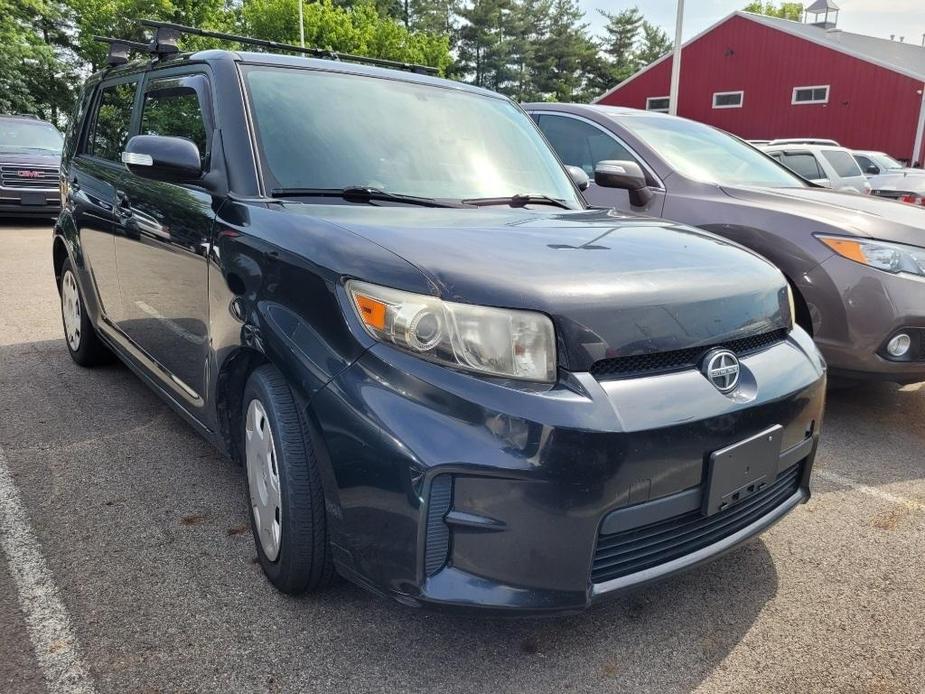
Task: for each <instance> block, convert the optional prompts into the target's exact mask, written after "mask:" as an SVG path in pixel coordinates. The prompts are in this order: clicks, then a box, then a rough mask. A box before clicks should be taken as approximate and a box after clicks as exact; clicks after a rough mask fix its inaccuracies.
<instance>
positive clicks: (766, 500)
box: [591, 463, 803, 583]
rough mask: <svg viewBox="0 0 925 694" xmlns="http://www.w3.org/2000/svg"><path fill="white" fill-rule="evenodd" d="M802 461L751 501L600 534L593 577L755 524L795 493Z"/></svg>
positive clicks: (669, 556)
mask: <svg viewBox="0 0 925 694" xmlns="http://www.w3.org/2000/svg"><path fill="white" fill-rule="evenodd" d="M802 468H803V464H802V463H797V464H796V465H794V466H793V467H791V468H788V469H787V470H785V471H784V472H782V473H781V474H779V475H778V476H777V479H776V480H775V482H774V484H772V485H771V486H769V487H768V488H767V489H765V490H764V491H762V492H758V493H757V494H753V495H752V496H750V497H748V499H747V500H746V501H743V502H742V503H740V504H737V505H735V506H733V507H732V508H730V509H728V510H726V511H720V512H719V513H715V514H713V515H712V516H704V515H702V514H701V513H700V511H691V512H690V513H685V514H682V515H680V516H675V517H674V518H668V519H666V520H663V521H659V522H657V523H652V524H650V525H644V526H642V527H639V528H633V529H632V530H625V531H622V532H619V533H613V534H610V535H599V536H598V538H597V549H595V551H594V564H593V565H592V567H591V580H592V581H593V582H594V583H603V582H604V581H609V580H611V579H614V578H619V577H620V576H628V575H629V574H633V573H636V572H637V571H643V570H645V569H649V568H651V567H653V566H658V565H660V564H664V563H666V562H669V561H672V560H673V559H678V558H679V557H683V556H686V555H688V554H691V553H692V552H696V551H697V550H699V549H703V548H704V547H708V546H709V545H711V544H713V543H715V542H719V541H720V540H722V539H724V538H726V537H729V536H730V535H733V534H734V533H737V532H738V531H740V530H741V529H742V528H744V527H746V526H748V525H750V524H751V523H754V522H755V521H756V520H758V519H759V518H761V517H762V516H764V515H766V514H767V513H769V512H770V511H772V510H773V509H775V508H776V507H777V506H779V505H780V504H782V503H783V502H784V501H786V500H787V499H789V498H790V497H791V496H793V494H795V493H796V491H797V489H799V486H800V473H801V471H802Z"/></svg>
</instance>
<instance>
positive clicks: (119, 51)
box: [93, 36, 151, 67]
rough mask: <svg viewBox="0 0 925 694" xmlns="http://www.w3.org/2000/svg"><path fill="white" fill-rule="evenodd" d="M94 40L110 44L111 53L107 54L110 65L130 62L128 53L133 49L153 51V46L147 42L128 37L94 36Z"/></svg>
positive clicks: (107, 62)
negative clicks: (127, 38) (129, 39)
mask: <svg viewBox="0 0 925 694" xmlns="http://www.w3.org/2000/svg"><path fill="white" fill-rule="evenodd" d="M93 40H94V41H99V42H101V43H107V44H109V55H108V56H106V64H107V65H109V66H110V67H115V66H116V65H125V63H127V62H128V54H129V53H130V52H132V51H144V52H145V53H148V52H150V51H151V46H150V45H149V44H147V43H139V42H138V41H128V40H126V39H116V38H113V37H111V36H94V37H93Z"/></svg>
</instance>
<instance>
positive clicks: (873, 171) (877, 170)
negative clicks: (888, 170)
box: [864, 164, 880, 176]
mask: <svg viewBox="0 0 925 694" xmlns="http://www.w3.org/2000/svg"><path fill="white" fill-rule="evenodd" d="M864 173H866V174H867V175H868V176H876V175H877V174H879V173H880V168H879V167H877V166H874V165H873V164H871V165H870V166H868V167H867V169H866V170H865V171H864Z"/></svg>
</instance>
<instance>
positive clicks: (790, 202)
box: [526, 104, 925, 385]
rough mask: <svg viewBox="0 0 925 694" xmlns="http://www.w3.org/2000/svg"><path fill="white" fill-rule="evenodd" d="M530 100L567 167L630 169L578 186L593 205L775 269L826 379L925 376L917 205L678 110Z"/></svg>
mask: <svg viewBox="0 0 925 694" xmlns="http://www.w3.org/2000/svg"><path fill="white" fill-rule="evenodd" d="M526 108H527V110H528V111H529V113H530V115H531V116H533V118H535V119H536V120H537V122H538V123H539V126H540V129H541V130H542V131H543V132H544V133H545V134H546V137H547V138H549V141H550V142H551V143H552V145H553V147H554V148H555V149H556V151H557V152H558V153H559V156H560V157H561V158H562V160H563V161H564V162H565V163H566V164H569V165H573V166H579V167H581V168H582V169H583V170H585V171H586V172H591V174H592V175H593V174H594V171H595V168H596V167H598V166H604V167H605V168H606V169H608V170H609V169H612V168H613V166H614V162H615V161H616V162H617V165H618V166H620V167H621V168H623V170H624V171H625V172H626V173H625V175H624V180H623V184H622V186H621V187H622V190H615V189H613V188H602V187H600V186H596V185H592V186H590V187H589V188H588V189H587V190H585V191H584V195H585V197H586V198H587V200H588V201H589V202H590V203H592V204H593V205H597V206H601V207H607V208H611V207H616V208H617V209H619V210H621V211H623V212H625V213H627V214H629V213H634V212H635V213H642V214H651V215H655V216H658V217H667V218H668V219H672V220H674V221H676V222H678V223H680V224H690V225H691V226H695V227H698V228H701V229H705V230H708V231H711V232H713V233H716V234H719V235H721V236H723V237H725V238H728V239H729V240H731V241H735V242H736V243H740V244H742V245H743V246H747V247H748V248H750V249H752V250H753V251H755V252H756V253H760V254H761V255H763V256H764V257H765V258H767V259H768V260H770V261H772V262H773V263H774V264H775V265H777V267H779V268H780V269H781V270H782V271H783V272H784V275H785V276H786V277H787V279H788V281H789V282H790V285H791V287H792V288H793V292H794V295H795V302H796V307H797V308H796V319H797V323H798V324H799V325H800V326H801V327H802V328H803V329H804V330H806V331H807V332H809V333H810V334H811V335H812V336H813V338H815V340H816V344H817V345H819V349H820V350H822V354H823V355H824V356H825V359H826V361H827V362H828V365H829V374H830V378H831V380H832V381H833V382H834V381H838V382H839V383H841V384H842V385H845V384H849V385H850V384H853V383H856V382H858V381H863V380H870V379H875V380H884V381H892V382H895V383H916V382H919V381H925V210H923V209H922V208H921V207H919V206H915V205H900V204H898V203H895V202H891V201H888V200H882V199H878V198H877V197H875V196H870V195H857V194H854V193H836V192H834V191H832V190H826V189H824V188H820V187H819V186H816V185H813V184H812V183H810V182H808V181H807V180H806V179H804V178H801V177H800V176H798V175H796V174H794V173H793V172H792V171H791V170H790V169H788V168H786V167H784V166H782V165H781V164H780V163H778V162H776V161H775V160H773V159H771V158H770V157H768V156H766V155H765V154H762V153H761V152H759V151H758V150H757V149H755V148H754V147H752V146H750V145H748V144H746V143H745V142H744V141H743V140H740V139H739V138H737V137H733V136H731V135H728V134H727V133H724V132H722V131H721V130H717V129H716V128H712V127H710V126H708V125H704V124H703V123H696V122H694V121H690V120H687V119H685V118H678V117H676V116H669V115H666V114H661V113H652V112H650V111H640V110H636V109H631V108H619V107H613V106H586V105H581V104H527V106H526ZM855 166H856V164H855ZM630 172H632V175H631V174H630ZM807 174H809V172H807Z"/></svg>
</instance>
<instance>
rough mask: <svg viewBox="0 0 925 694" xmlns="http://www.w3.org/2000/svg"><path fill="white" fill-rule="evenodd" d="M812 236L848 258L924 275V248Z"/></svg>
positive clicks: (886, 269)
mask: <svg viewBox="0 0 925 694" xmlns="http://www.w3.org/2000/svg"><path fill="white" fill-rule="evenodd" d="M816 238H817V239H819V240H820V241H822V243H824V244H825V245H826V246H828V247H829V248H831V249H832V250H833V251H835V252H836V253H838V254H839V255H840V256H842V257H844V258H848V260H853V261H855V262H857V263H862V264H864V265H869V266H871V267H875V268H877V269H878V270H883V271H884V272H892V273H893V274H899V273H900V272H907V273H909V274H910V275H919V276H920V277H925V248H919V247H917V246H906V245H903V244H900V243H887V242H886V241H873V240H870V239H853V238H848V237H845V236H816Z"/></svg>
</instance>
